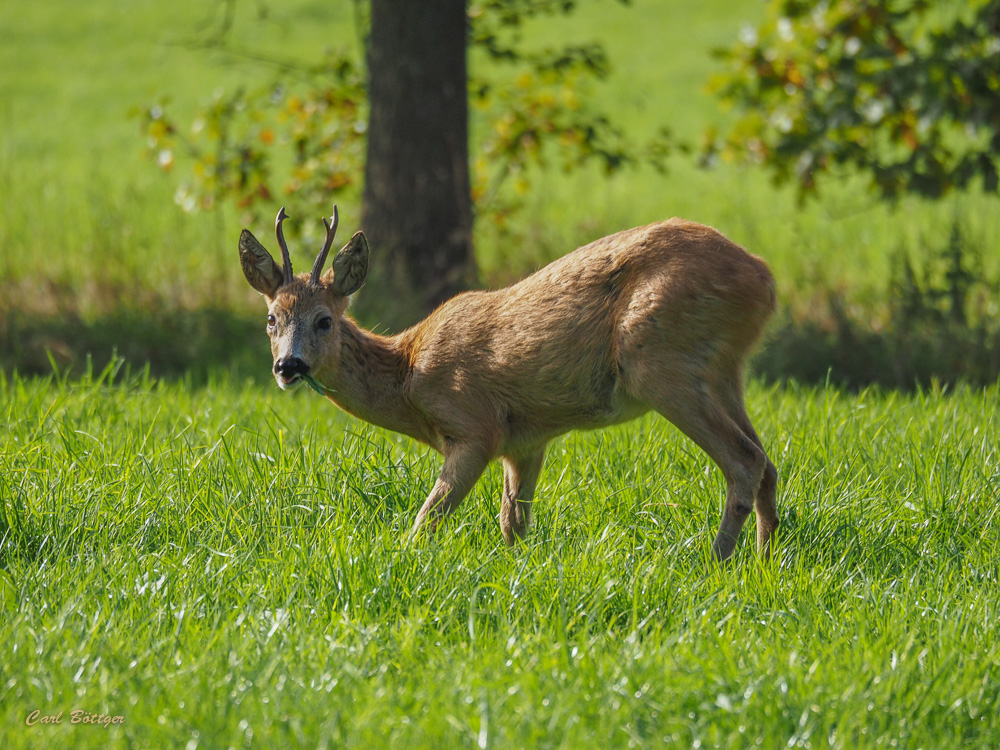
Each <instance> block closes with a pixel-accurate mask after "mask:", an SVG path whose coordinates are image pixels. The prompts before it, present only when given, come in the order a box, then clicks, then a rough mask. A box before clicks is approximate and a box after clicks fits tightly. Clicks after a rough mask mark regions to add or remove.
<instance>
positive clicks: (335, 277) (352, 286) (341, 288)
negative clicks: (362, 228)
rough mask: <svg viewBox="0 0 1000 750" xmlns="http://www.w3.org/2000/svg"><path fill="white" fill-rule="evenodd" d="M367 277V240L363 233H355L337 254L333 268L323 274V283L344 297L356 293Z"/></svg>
mask: <svg viewBox="0 0 1000 750" xmlns="http://www.w3.org/2000/svg"><path fill="white" fill-rule="evenodd" d="M367 277H368V240H367V239H365V235H364V233H363V232H356V233H355V234H354V236H353V237H351V239H350V241H349V242H348V243H347V244H346V245H344V246H343V247H342V248H341V249H340V252H339V253H337V257H335V258H334V259H333V267H332V268H331V269H330V270H329V271H327V272H326V273H325V274H323V281H324V282H325V283H327V284H330V285H332V286H333V288H334V289H335V290H336V291H337V292H339V293H340V294H342V295H344V296H345V297H346V296H348V295H349V294H354V293H355V292H356V291H358V289H360V288H361V287H362V286H363V285H364V283H365V279H366V278H367Z"/></svg>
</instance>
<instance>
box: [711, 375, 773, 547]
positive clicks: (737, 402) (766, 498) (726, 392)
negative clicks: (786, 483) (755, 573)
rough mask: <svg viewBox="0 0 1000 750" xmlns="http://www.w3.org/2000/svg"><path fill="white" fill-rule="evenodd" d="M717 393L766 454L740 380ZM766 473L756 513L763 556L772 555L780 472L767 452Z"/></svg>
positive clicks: (735, 419) (757, 501)
mask: <svg viewBox="0 0 1000 750" xmlns="http://www.w3.org/2000/svg"><path fill="white" fill-rule="evenodd" d="M716 391H717V392H718V393H719V394H720V396H721V399H720V400H721V401H722V404H723V408H724V409H725V410H726V412H727V413H728V414H729V416H730V417H731V418H732V420H733V421H734V422H735V423H736V424H737V426H739V428H740V429H741V430H742V431H743V433H744V434H745V435H746V436H747V437H749V438H750V439H751V440H752V441H753V442H754V444H755V445H756V446H757V447H758V448H760V450H761V452H762V453H764V445H763V443H761V440H760V437H758V436H757V431H756V430H754V428H753V425H752V424H751V423H750V417H749V416H748V415H747V412H746V408H745V407H744V406H743V394H742V392H741V389H740V387H739V381H732V382H731V383H730V384H728V385H726V384H723V385H720V386H719V387H718V388H717V389H716ZM764 459H765V464H764V474H763V475H762V476H761V479H760V485H758V487H757V492H756V494H755V496H754V506H753V507H754V512H755V514H756V516H757V551H758V553H760V555H762V556H763V557H769V556H770V554H771V537H772V536H774V530H775V529H776V528H777V527H778V508H777V492H778V470H777V469H776V468H775V466H774V464H773V463H771V460H770V459H769V458H768V457H767V454H766V453H764Z"/></svg>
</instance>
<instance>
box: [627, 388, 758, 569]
mask: <svg viewBox="0 0 1000 750" xmlns="http://www.w3.org/2000/svg"><path fill="white" fill-rule="evenodd" d="M656 391H658V392H656V393H653V394H646V398H647V400H648V401H649V403H650V405H651V406H652V407H653V408H655V409H656V410H657V411H658V412H660V414H662V415H663V416H664V417H666V418H667V419H669V420H670V421H671V422H673V423H674V424H675V425H676V426H677V427H678V429H680V431H681V432H683V433H684V434H685V435H687V436H688V437H689V438H691V439H692V440H693V441H694V442H695V443H696V444H697V445H698V447H700V448H701V449H702V450H703V451H705V453H707V454H708V456H709V457H710V458H711V459H712V460H713V461H714V462H715V463H716V464H717V465H718V466H719V468H720V469H722V474H723V476H724V477H725V479H726V506H725V509H724V510H723V513H722V523H721V524H720V526H719V533H718V535H717V536H716V537H715V541H714V542H713V543H712V549H713V551H714V552H715V555H716V557H717V558H718V559H719V560H725V559H727V558H728V557H729V556H730V555H732V553H733V550H734V549H735V547H736V542H737V540H738V539H739V535H740V531H741V530H742V529H743V524H744V523H745V522H746V519H747V517H748V516H749V515H750V513H751V512H752V511H753V509H754V500H755V497H756V496H757V494H758V489H759V488H760V487H761V484H762V480H763V478H764V475H765V473H766V470H767V466H768V464H769V463H770V462H769V461H768V459H767V456H766V455H765V454H764V451H763V449H762V448H761V447H760V445H759V444H758V443H759V440H757V441H755V440H754V439H753V438H751V437H750V435H748V434H747V433H746V432H745V431H744V429H743V428H742V427H741V426H740V424H738V423H737V421H736V420H734V419H733V417H732V416H731V415H730V414H729V413H727V410H726V409H725V408H724V406H723V400H722V399H720V398H718V397H717V395H716V394H715V393H713V389H712V388H711V387H710V385H709V383H708V382H706V381H703V380H696V379H692V380H690V381H687V383H686V385H679V384H678V383H677V382H676V381H675V382H665V383H663V384H662V386H661V387H660V388H657V389H656ZM746 422H747V424H748V423H749V420H746ZM754 437H756V435H754ZM772 504H773V501H772Z"/></svg>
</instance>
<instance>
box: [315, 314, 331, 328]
mask: <svg viewBox="0 0 1000 750" xmlns="http://www.w3.org/2000/svg"><path fill="white" fill-rule="evenodd" d="M316 327H317V328H318V329H319V330H321V331H329V330H330V329H331V328H333V318H331V317H329V316H324V317H322V318H320V319H319V320H317V321H316Z"/></svg>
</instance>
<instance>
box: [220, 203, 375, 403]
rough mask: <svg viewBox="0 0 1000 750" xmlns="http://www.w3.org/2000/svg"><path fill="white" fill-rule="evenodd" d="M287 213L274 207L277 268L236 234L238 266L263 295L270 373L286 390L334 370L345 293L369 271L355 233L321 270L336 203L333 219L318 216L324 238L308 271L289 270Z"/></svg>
mask: <svg viewBox="0 0 1000 750" xmlns="http://www.w3.org/2000/svg"><path fill="white" fill-rule="evenodd" d="M287 218H288V215H287V214H286V213H285V209H284V208H282V209H281V210H280V211H278V216H277V218H276V219H275V221H274V231H275V235H276V236H277V239H278V247H279V248H280V249H281V260H282V265H281V267H280V268H279V267H278V264H277V263H275V262H274V259H273V258H272V257H271V254H270V253H269V252H268V251H267V250H265V249H264V247H263V246H262V245H261V244H260V242H258V241H257V238H256V237H254V236H253V235H252V234H251V233H250V232H249V231H247V230H246V229H244V230H243V232H242V233H241V234H240V242H239V247H240V265H241V266H242V267H243V275H244V276H246V279H247V282H248V283H249V284H250V286H252V287H253V288H254V289H256V290H257V291H258V292H260V293H261V294H263V295H264V297H265V298H266V299H267V335H268V336H269V337H270V339H271V354H272V355H273V357H274V377H275V380H277V381H278V385H279V386H280V387H281V388H283V389H287V388H289V387H290V386H292V385H294V384H295V383H297V382H298V381H299V380H300V379H301V378H302V376H304V375H313V374H317V373H323V372H332V373H334V374H335V373H336V371H337V369H338V366H339V357H340V332H341V324H342V321H343V317H344V313H345V311H346V310H347V302H348V299H347V298H348V296H349V295H351V294H354V292H356V291H357V290H358V289H359V288H361V286H362V285H363V284H364V283H365V277H366V276H367V275H368V241H367V240H366V239H365V235H364V234H363V233H361V232H357V233H355V235H354V236H353V237H351V239H350V241H349V242H348V243H347V244H346V245H344V247H343V248H341V250H340V252H338V253H337V255H336V256H335V257H334V259H333V267H332V268H330V270H328V271H327V272H326V273H323V266H324V265H325V264H326V257H327V254H328V253H329V252H330V247H331V246H332V245H333V239H334V236H335V235H336V233H337V222H338V214H337V207H336V206H334V207H333V221H332V223H330V222H327V220H326V219H325V218H324V219H323V224H324V226H325V227H326V239H325V241H324V242H323V248H322V249H321V250H320V251H319V255H317V256H316V261H315V263H313V267H312V272H311V273H310V274H309V275H308V276H306V275H305V274H300V275H299V276H295V275H294V274H293V273H292V261H291V257H290V256H289V253H288V246H287V245H286V244H285V236H284V233H283V232H282V231H281V222H283V221H284V220H285V219H287Z"/></svg>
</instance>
